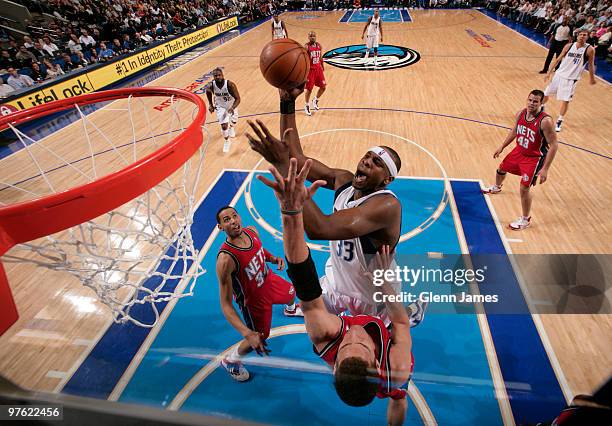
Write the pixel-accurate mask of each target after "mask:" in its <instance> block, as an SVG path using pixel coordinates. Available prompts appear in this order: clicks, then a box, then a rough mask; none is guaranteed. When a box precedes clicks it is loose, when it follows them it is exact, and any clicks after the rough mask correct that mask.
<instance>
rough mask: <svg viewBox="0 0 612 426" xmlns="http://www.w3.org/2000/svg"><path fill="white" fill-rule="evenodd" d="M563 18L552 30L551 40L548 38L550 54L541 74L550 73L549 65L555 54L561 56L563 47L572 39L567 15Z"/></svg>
mask: <svg viewBox="0 0 612 426" xmlns="http://www.w3.org/2000/svg"><path fill="white" fill-rule="evenodd" d="M562 19H563V20H562V21H561V23H560V24H558V25H557V26H556V28H554V29H553V30H552V31H551V34H550V40H548V55H547V56H546V61H545V62H544V68H542V71H540V74H546V73H548V67H549V66H550V62H551V61H552V59H553V56H555V57H556V56H559V55H560V54H561V51H562V50H563V47H564V46H565V45H566V44H567V43H568V42H570V41H571V34H572V29H571V28H570V26H569V25H568V24H567V21H568V18H567V16H563V18H562Z"/></svg>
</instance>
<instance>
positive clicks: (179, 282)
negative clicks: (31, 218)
mask: <svg viewBox="0 0 612 426" xmlns="http://www.w3.org/2000/svg"><path fill="white" fill-rule="evenodd" d="M159 100H160V98H151V99H149V98H132V97H130V98H128V99H126V100H120V101H115V102H113V103H112V104H110V105H108V106H109V108H107V107H103V108H102V110H103V111H100V112H101V113H102V114H100V115H102V116H105V117H107V116H108V114H109V113H108V112H109V111H113V113H112V114H113V115H114V116H116V117H117V118H116V119H113V120H112V121H111V122H110V123H108V122H107V123H106V124H102V125H97V124H94V122H93V119H95V118H96V117H94V116H96V115H98V113H97V112H96V113H93V114H91V115H86V113H84V111H83V110H82V108H80V107H78V106H76V107H75V110H76V112H77V114H78V115H77V117H78V121H79V122H80V123H81V124H82V131H83V134H82V137H83V143H82V144H81V145H86V146H87V147H88V149H87V151H88V153H89V154H88V158H87V159H85V157H84V155H83V151H81V154H80V158H77V159H75V157H74V155H72V154H71V153H67V154H66V153H60V152H59V151H60V150H59V149H57V148H59V146H57V142H54V141H47V140H46V139H52V137H53V135H51V136H49V137H48V138H45V140H43V141H34V139H32V138H31V137H30V136H28V135H26V134H25V133H23V132H22V131H21V130H19V129H17V128H14V127H11V128H12V130H13V132H14V133H15V135H16V137H17V139H18V142H16V143H20V144H22V145H23V149H22V150H21V151H20V152H18V153H17V154H20V155H21V159H22V160H23V159H24V158H29V159H30V160H31V164H33V165H34V168H35V169H34V170H35V171H36V173H37V176H35V177H36V180H37V184H33V183H31V181H28V182H27V183H24V182H23V179H21V180H12V181H5V177H4V176H1V177H0V202H1V203H2V204H11V203H13V202H15V199H22V198H24V196H25V198H32V197H33V196H35V197H38V196H41V195H46V194H49V193H55V192H58V191H61V190H64V189H66V188H62V187H61V186H62V185H64V186H65V187H71V186H74V184H75V182H74V181H71V182H68V183H65V182H62V181H65V180H66V177H62V176H58V170H63V172H62V173H66V171H71V173H72V175H73V176H74V175H75V174H76V175H77V176H78V178H75V181H78V182H77V183H78V184H80V183H83V182H86V181H93V180H96V179H98V178H99V177H102V176H104V175H106V174H108V172H109V171H111V170H110V167H111V166H109V163H111V164H114V165H113V166H112V167H113V168H114V169H115V170H118V169H119V168H123V167H124V166H127V165H129V164H132V163H133V162H134V161H136V160H137V159H138V158H141V157H142V156H143V155H146V154H148V153H149V152H152V151H151V150H152V149H156V148H158V147H160V146H163V144H165V143H167V142H168V141H169V140H170V139H171V138H173V137H175V136H176V135H178V134H179V133H178V132H182V131H184V130H185V127H184V126H183V125H182V122H185V123H186V124H190V123H191V122H192V121H189V119H190V117H189V116H190V115H191V114H192V113H193V112H195V111H194V110H193V109H189V108H193V104H190V103H189V102H186V101H178V100H175V99H173V98H171V100H170V103H171V107H170V108H168V110H169V111H168V113H171V116H172V118H171V119H170V120H168V119H167V115H166V116H165V117H164V118H165V119H166V121H170V123H169V128H167V127H166V126H165V125H162V122H163V119H160V118H161V117H160V116H154V119H153V120H151V117H150V114H154V113H157V111H154V112H151V111H152V109H151V102H152V101H154V102H159ZM117 103H120V104H127V105H126V106H125V108H121V107H120V106H121V105H119V107H116V104H117ZM136 104H140V106H141V107H142V111H139V110H137V109H138V108H136ZM179 104H183V106H184V105H185V104H188V105H187V108H183V110H182V111H181V105H179ZM110 107H112V109H111V108H110ZM170 110H171V111H170ZM104 113H106V115H104ZM135 118H137V119H138V122H136V120H135ZM143 119H144V120H143ZM107 121H108V120H107ZM119 121H125V123H119ZM143 121H145V122H146V125H143ZM128 123H129V124H128ZM78 125H79V123H73V124H71V125H69V126H68V127H66V128H64V129H61V130H59V131H58V133H61V132H68V131H71V132H74V131H75V130H76V126H78ZM104 127H105V128H104ZM163 127H166V128H163ZM117 129H120V130H121V129H123V130H124V131H126V132H129V133H130V135H131V139H132V141H131V142H130V143H123V144H118V143H116V142H112V138H110V137H109V136H108V133H109V132H113V131H117ZM162 130H163V131H162ZM66 134H67V133H66ZM123 140H124V141H125V140H126V139H125V138H123ZM209 140H210V137H209V136H208V135H207V136H206V138H205V140H204V143H203V144H202V147H201V148H200V149H199V152H197V153H196V154H194V156H193V157H192V158H191V159H189V160H188V161H187V162H186V163H185V164H184V165H183V166H182V167H181V168H180V169H179V170H177V171H176V172H175V173H174V174H173V175H172V176H169V177H168V178H166V179H164V180H163V181H162V182H161V183H160V184H159V185H157V186H155V187H153V188H152V189H150V190H149V191H147V192H145V193H144V194H142V195H141V196H139V197H137V198H135V199H134V200H132V201H131V202H129V203H127V204H125V205H123V206H121V207H119V208H118V209H115V210H112V211H110V212H108V213H106V214H104V215H102V216H99V217H97V218H95V219H94V220H91V221H89V222H86V223H82V224H80V225H78V226H75V227H73V228H70V229H68V230H66V231H63V232H60V233H57V234H54V235H50V236H47V237H45V238H41V239H39V240H36V241H33V242H29V243H26V244H20V245H18V246H16V247H14V248H13V249H11V250H10V251H9V252H8V253H7V254H5V256H4V257H3V260H4V261H6V262H30V263H33V264H35V265H38V266H42V267H45V268H49V269H52V270H56V271H64V272H69V273H70V274H72V275H74V276H75V277H77V278H78V279H79V280H80V281H81V282H82V284H83V285H85V286H87V287H89V288H91V289H92V290H94V291H95V292H96V294H97V298H98V301H100V302H102V303H104V304H105V305H107V306H108V307H109V308H110V309H111V311H112V313H113V317H114V320H115V322H118V323H125V322H128V321H131V322H133V323H135V324H137V325H139V326H143V327H152V326H154V325H155V324H156V323H157V321H158V319H159V315H160V313H159V310H158V309H159V307H158V306H157V303H159V302H167V301H170V300H172V299H177V298H182V297H185V296H190V295H192V294H193V288H194V285H195V282H196V278H197V277H198V276H200V275H202V274H203V273H204V272H205V271H204V269H203V268H202V266H201V265H200V259H199V258H198V254H199V252H198V249H197V248H196V247H195V246H194V241H193V237H192V234H191V225H192V222H193V214H194V210H195V208H196V207H197V206H196V199H195V196H194V194H195V191H196V188H197V187H198V183H199V177H200V175H201V172H202V166H203V163H204V153H205V151H206V148H207V146H208V142H209ZM143 145H147V146H146V147H143ZM17 154H14V155H17ZM12 157H13V156H11V157H9V158H8V159H11V158H12ZM6 160H7V159H5V160H4V161H6ZM85 163H87V164H85ZM30 176H31V175H30ZM13 182H21V183H13ZM43 182H44V185H43ZM34 186H36V187H37V188H36V189H37V190H34V189H33V188H32V187H34ZM2 187H3V188H2ZM43 187H45V190H43V191H41V190H40V189H42V188H43ZM49 191H50V192H49ZM2 192H5V194H4V195H2ZM20 195H21V196H20ZM6 197H10V200H9V201H10V202H8V203H7V202H6V199H5V198H6ZM24 225H26V224H24ZM26 226H27V225H26ZM185 289H186V290H185ZM140 305H148V306H150V311H149V309H148V308H147V309H142V307H140V308H137V307H138V306H140ZM135 311H136V312H137V313H135ZM143 311H144V312H143ZM146 311H148V312H146ZM151 313H152V315H151ZM132 315H135V316H132ZM143 315H144V316H145V317H146V318H147V320H146V321H145V320H143Z"/></svg>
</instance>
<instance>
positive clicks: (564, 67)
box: [543, 30, 595, 132]
mask: <svg viewBox="0 0 612 426" xmlns="http://www.w3.org/2000/svg"><path fill="white" fill-rule="evenodd" d="M588 36H589V32H588V31H587V30H581V31H580V32H579V33H578V39H577V41H576V42H575V43H568V44H566V45H565V47H564V48H563V51H562V52H561V54H560V55H559V56H558V57H557V59H556V60H555V62H554V63H553V64H552V65H551V67H550V71H549V73H548V75H547V76H546V79H547V80H550V77H551V75H552V73H553V71H554V69H555V68H556V66H557V64H558V63H559V61H561V65H560V66H559V69H558V70H557V71H556V72H555V75H554V77H553V78H552V80H551V81H550V83H549V84H548V86H546V89H544V101H543V103H544V104H545V103H546V101H548V97H549V96H550V95H554V94H556V95H557V100H559V101H561V108H560V111H559V117H558V118H557V124H556V126H555V130H556V131H557V132H560V131H561V125H562V124H563V118H564V115H565V113H566V112H567V108H568V106H569V102H570V101H571V100H572V97H573V96H574V92H575V91H576V84H577V83H578V80H580V77H581V76H582V72H583V71H584V67H585V65H586V63H587V61H588V64H589V83H591V84H595V74H594V73H595V49H594V48H593V46H590V45H589V44H587V43H586V40H587V37H588Z"/></svg>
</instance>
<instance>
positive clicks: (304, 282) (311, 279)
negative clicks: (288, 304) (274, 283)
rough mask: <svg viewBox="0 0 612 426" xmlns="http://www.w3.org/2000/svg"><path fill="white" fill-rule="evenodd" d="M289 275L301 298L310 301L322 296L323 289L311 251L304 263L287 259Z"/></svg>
mask: <svg viewBox="0 0 612 426" xmlns="http://www.w3.org/2000/svg"><path fill="white" fill-rule="evenodd" d="M287 275H289V278H290V279H291V282H292V283H293V286H294V287H295V293H296V294H297V297H299V299H300V300H302V301H304V302H310V301H313V300H315V299H316V298H317V297H319V296H321V294H322V293H323V291H322V290H321V285H320V284H319V276H318V275H317V268H316V267H315V264H314V262H313V261H312V257H311V256H310V251H309V252H308V258H307V259H306V260H305V261H303V262H302V263H291V262H289V259H287Z"/></svg>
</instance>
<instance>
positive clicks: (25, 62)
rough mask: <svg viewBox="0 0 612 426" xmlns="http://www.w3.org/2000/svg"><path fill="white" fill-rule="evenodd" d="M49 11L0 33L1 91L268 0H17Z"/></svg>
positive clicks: (259, 9) (268, 8)
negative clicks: (19, 30) (16, 30)
mask: <svg viewBox="0 0 612 426" xmlns="http://www.w3.org/2000/svg"><path fill="white" fill-rule="evenodd" d="M18 2H20V3H21V4H23V5H24V6H26V7H28V9H29V10H30V12H33V13H34V14H37V15H38V16H41V17H42V16H43V13H45V14H47V15H45V16H49V15H51V16H53V19H47V20H45V21H44V23H41V24H39V25H40V26H39V27H35V26H32V28H31V29H30V28H29V29H30V35H31V36H24V37H23V39H22V40H16V39H15V38H12V37H9V35H8V34H7V33H6V32H4V33H3V34H0V41H1V43H2V51H1V53H0V76H1V77H0V79H1V81H0V97H7V96H11V95H12V94H14V92H15V91H20V90H24V89H27V88H28V87H30V86H33V85H35V84H38V83H41V82H44V81H47V80H49V79H53V78H57V77H58V76H61V75H64V74H66V73H69V72H71V71H73V70H76V69H80V68H84V67H88V66H91V65H92V64H97V63H100V62H107V61H110V60H113V59H114V58H116V57H117V56H121V55H125V54H129V53H132V52H134V51H136V50H138V49H141V48H143V47H145V46H147V45H150V44H153V43H156V42H159V41H162V40H165V39H167V38H168V37H172V36H173V35H176V34H180V33H182V32H184V31H189V30H192V29H196V28H200V27H204V26H206V25H207V24H208V23H209V22H212V21H215V20H218V19H221V18H223V17H227V16H232V15H240V16H241V22H244V21H249V20H256V19H260V18H262V17H265V16H267V15H270V14H271V13H272V11H273V10H274V9H275V8H276V7H278V5H275V4H274V3H272V0H21V1H18Z"/></svg>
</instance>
